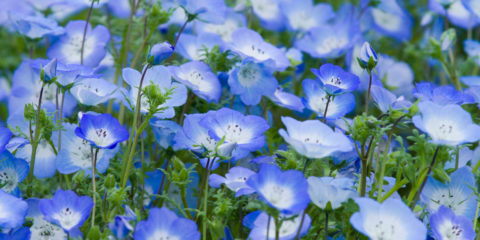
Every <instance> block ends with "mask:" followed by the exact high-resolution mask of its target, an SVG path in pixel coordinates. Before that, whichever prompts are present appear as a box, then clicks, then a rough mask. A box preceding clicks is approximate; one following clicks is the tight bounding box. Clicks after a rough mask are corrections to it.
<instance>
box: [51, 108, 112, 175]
mask: <svg viewBox="0 0 480 240" xmlns="http://www.w3.org/2000/svg"><path fill="white" fill-rule="evenodd" d="M86 116H88V115H86ZM63 128H64V129H65V130H64V131H63V133H62V148H61V149H60V151H59V152H58V154H57V158H56V161H55V165H56V168H57V170H58V171H59V172H60V173H62V174H70V173H74V172H77V171H80V170H83V171H84V172H85V173H86V175H91V173H92V171H91V168H92V156H91V153H92V151H91V147H90V142H89V141H87V140H85V139H83V138H79V137H76V136H75V128H76V126H75V125H74V124H70V123H64V124H63ZM119 150H120V148H118V147H116V148H113V149H100V150H99V151H98V156H97V165H96V170H97V171H98V172H99V173H104V172H105V171H106V170H107V168H108V166H109V164H110V159H111V158H113V156H115V154H116V153H117V152H118V151H119Z"/></svg>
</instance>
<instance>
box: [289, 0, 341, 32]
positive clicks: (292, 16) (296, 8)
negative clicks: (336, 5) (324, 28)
mask: <svg viewBox="0 0 480 240" xmlns="http://www.w3.org/2000/svg"><path fill="white" fill-rule="evenodd" d="M280 9H281V10H282V12H283V14H284V15H285V17H286V18H287V21H286V23H287V26H288V28H289V29H290V30H292V31H308V30H309V29H311V28H314V27H318V26H321V25H322V24H325V23H326V22H327V21H329V20H330V19H332V18H333V17H334V16H335V12H334V11H333V8H332V6H331V5H330V4H327V3H319V4H314V3H313V1H312V0H307V1H300V2H294V1H283V2H280Z"/></svg>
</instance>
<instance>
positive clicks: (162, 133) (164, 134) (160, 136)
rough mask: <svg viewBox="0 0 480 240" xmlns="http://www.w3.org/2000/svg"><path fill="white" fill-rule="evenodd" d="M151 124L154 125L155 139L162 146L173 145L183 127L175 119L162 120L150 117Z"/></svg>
mask: <svg viewBox="0 0 480 240" xmlns="http://www.w3.org/2000/svg"><path fill="white" fill-rule="evenodd" d="M150 126H151V127H152V131H153V135H154V136H155V140H157V143H158V144H159V145H160V146H161V147H162V148H165V149H166V148H168V147H170V146H173V144H174V142H175V141H174V139H175V136H176V135H177V133H178V132H180V131H182V130H183V129H182V127H181V126H180V125H178V124H177V123H176V122H174V121H169V120H160V119H156V118H152V119H150Z"/></svg>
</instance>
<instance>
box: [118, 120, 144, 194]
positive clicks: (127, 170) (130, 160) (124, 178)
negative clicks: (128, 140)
mask: <svg viewBox="0 0 480 240" xmlns="http://www.w3.org/2000/svg"><path fill="white" fill-rule="evenodd" d="M148 122H149V118H147V119H146V120H145V121H144V122H143V123H142V125H140V129H138V131H137V132H135V138H134V139H133V144H132V146H131V148H130V154H129V155H128V160H127V167H126V168H125V173H124V174H123V175H122V181H121V182H122V185H121V187H122V188H124V187H125V186H127V180H128V175H129V174H130V168H131V167H132V163H133V155H135V148H136V147H137V142H138V137H139V136H140V135H142V132H143V130H144V129H145V128H146V127H147V126H148Z"/></svg>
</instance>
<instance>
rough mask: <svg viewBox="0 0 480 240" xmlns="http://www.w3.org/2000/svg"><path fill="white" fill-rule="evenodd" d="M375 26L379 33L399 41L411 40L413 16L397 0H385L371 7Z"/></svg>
mask: <svg viewBox="0 0 480 240" xmlns="http://www.w3.org/2000/svg"><path fill="white" fill-rule="evenodd" d="M369 13H370V14H369V15H370V16H371V19H372V23H373V26H374V27H375V29H376V30H377V32H378V33H381V34H384V35H386V36H390V37H393V38H395V39H397V40H399V41H405V40H409V39H410V37H411V35H412V27H413V23H412V17H411V16H410V15H409V14H408V12H407V11H405V10H404V9H403V8H402V7H401V6H400V5H399V4H398V3H397V1H396V0H384V1H381V2H380V4H379V5H377V6H376V7H374V8H370V11H369Z"/></svg>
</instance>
